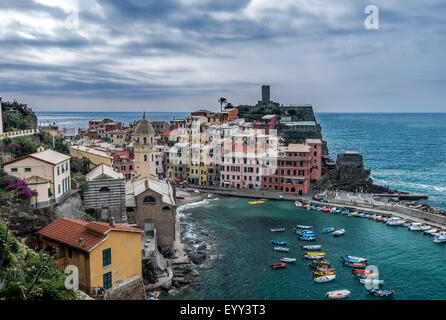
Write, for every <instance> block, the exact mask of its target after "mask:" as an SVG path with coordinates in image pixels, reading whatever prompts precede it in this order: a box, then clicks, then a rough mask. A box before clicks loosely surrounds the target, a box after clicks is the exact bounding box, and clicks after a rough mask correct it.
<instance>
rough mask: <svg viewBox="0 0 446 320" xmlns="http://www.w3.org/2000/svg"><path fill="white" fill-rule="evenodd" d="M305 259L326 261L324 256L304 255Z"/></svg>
mask: <svg viewBox="0 0 446 320" xmlns="http://www.w3.org/2000/svg"><path fill="white" fill-rule="evenodd" d="M304 259H309V260H322V259H324V257H323V256H309V255H306V254H304Z"/></svg>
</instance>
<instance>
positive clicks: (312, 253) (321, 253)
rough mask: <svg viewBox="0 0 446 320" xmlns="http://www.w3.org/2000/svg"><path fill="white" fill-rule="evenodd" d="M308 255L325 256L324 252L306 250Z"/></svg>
mask: <svg viewBox="0 0 446 320" xmlns="http://www.w3.org/2000/svg"><path fill="white" fill-rule="evenodd" d="M306 254H307V255H309V256H325V252H307V253H306Z"/></svg>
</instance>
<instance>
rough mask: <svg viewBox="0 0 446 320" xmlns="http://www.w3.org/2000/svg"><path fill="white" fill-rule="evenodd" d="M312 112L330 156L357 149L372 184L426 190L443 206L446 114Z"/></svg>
mask: <svg viewBox="0 0 446 320" xmlns="http://www.w3.org/2000/svg"><path fill="white" fill-rule="evenodd" d="M316 116H317V119H318V121H319V122H320V123H321V125H322V134H323V137H324V139H325V140H326V141H327V143H328V149H329V152H330V155H332V156H333V159H336V154H337V153H339V152H340V151H343V150H358V151H360V152H361V153H362V154H363V157H364V163H365V166H366V167H368V168H369V169H371V170H372V174H371V177H372V178H373V180H374V182H375V183H377V184H380V185H388V186H390V187H391V188H395V189H401V190H407V191H412V192H418V193H423V194H427V195H429V200H428V201H426V202H427V203H428V204H429V205H432V206H435V207H438V208H442V209H443V210H446V113H440V114H438V113H437V114H432V113H426V114H420V113H412V114H411V113H406V114H373V113H371V114H329V113H322V114H317V115H316Z"/></svg>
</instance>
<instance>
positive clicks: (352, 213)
mask: <svg viewBox="0 0 446 320" xmlns="http://www.w3.org/2000/svg"><path fill="white" fill-rule="evenodd" d="M357 214H359V212H358V211H355V212H349V213H348V214H347V215H348V216H349V217H356V215H357Z"/></svg>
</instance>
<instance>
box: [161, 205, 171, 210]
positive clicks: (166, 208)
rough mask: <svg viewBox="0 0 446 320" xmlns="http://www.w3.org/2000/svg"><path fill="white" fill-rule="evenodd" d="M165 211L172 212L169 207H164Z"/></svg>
mask: <svg viewBox="0 0 446 320" xmlns="http://www.w3.org/2000/svg"><path fill="white" fill-rule="evenodd" d="M162 210H163V211H170V208H169V207H167V206H166V207H163V209H162Z"/></svg>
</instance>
